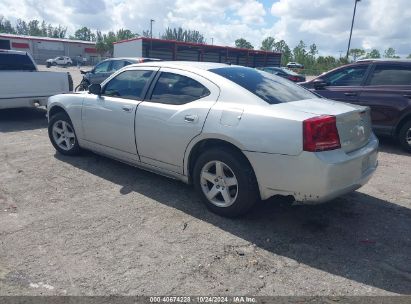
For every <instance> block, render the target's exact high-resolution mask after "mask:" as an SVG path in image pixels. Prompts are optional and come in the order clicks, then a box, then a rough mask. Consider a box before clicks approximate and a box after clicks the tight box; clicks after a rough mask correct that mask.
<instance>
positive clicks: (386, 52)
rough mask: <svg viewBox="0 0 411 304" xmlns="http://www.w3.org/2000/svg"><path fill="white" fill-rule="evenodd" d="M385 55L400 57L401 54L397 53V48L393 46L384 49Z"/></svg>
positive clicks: (387, 56) (386, 56)
mask: <svg viewBox="0 0 411 304" xmlns="http://www.w3.org/2000/svg"><path fill="white" fill-rule="evenodd" d="M384 57H385V58H400V57H399V56H397V55H395V49H393V48H392V47H390V48H388V49H386V50H385V51H384Z"/></svg>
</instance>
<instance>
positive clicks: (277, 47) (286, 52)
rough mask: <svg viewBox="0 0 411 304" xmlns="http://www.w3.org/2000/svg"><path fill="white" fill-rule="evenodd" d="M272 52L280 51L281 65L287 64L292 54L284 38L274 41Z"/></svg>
mask: <svg viewBox="0 0 411 304" xmlns="http://www.w3.org/2000/svg"><path fill="white" fill-rule="evenodd" d="M273 51H274V52H278V53H281V65H283V66H285V65H287V63H288V62H290V61H291V58H292V54H291V50H290V47H289V46H288V44H287V43H286V42H285V41H284V40H280V41H278V42H276V43H274V48H273Z"/></svg>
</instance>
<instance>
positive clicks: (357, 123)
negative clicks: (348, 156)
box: [287, 98, 372, 153]
mask: <svg viewBox="0 0 411 304" xmlns="http://www.w3.org/2000/svg"><path fill="white" fill-rule="evenodd" d="M287 105H288V106H290V107H292V109H293V110H295V111H301V112H305V113H310V114H314V116H320V115H334V116H335V117H336V120H337V129H338V134H339V136H340V142H341V149H343V150H344V151H345V152H347V153H349V152H352V151H354V150H357V149H360V148H361V147H363V146H365V145H366V144H367V143H368V141H369V138H370V136H371V133H372V128H371V118H370V109H369V108H368V107H363V106H359V105H353V104H348V103H343V102H339V101H334V100H329V99H323V98H318V99H307V100H299V101H294V102H289V103H287Z"/></svg>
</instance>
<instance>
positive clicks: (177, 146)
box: [48, 62, 378, 216]
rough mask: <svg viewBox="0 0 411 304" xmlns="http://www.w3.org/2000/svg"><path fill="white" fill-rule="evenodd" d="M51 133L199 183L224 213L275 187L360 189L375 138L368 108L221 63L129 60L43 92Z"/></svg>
mask: <svg viewBox="0 0 411 304" xmlns="http://www.w3.org/2000/svg"><path fill="white" fill-rule="evenodd" d="M48 117H49V136H50V140H51V142H52V144H53V146H54V147H55V148H56V149H57V150H58V151H59V152H60V153H62V154H66V155H75V154H78V153H79V152H80V150H81V149H89V150H92V151H95V152H97V153H100V154H103V155H106V156H108V157H111V158H115V159H117V160H120V161H122V162H126V163H128V164H131V165H133V166H137V167H140V168H143V169H146V170H149V171H154V172H157V173H159V174H162V175H166V176H168V177H172V178H175V179H179V180H181V181H183V182H186V183H192V184H194V187H195V188H196V189H197V191H198V193H199V195H200V196H201V197H202V199H203V201H204V202H205V204H206V205H207V206H208V207H209V208H210V209H211V210H212V211H214V212H216V213H218V214H221V215H224V216H238V215H241V214H244V213H245V212H246V211H247V210H249V208H250V207H251V206H253V204H254V203H255V202H256V201H257V200H259V199H263V200H264V199H268V198H270V197H271V196H274V195H282V196H286V197H289V198H293V199H294V200H296V201H301V202H307V203H313V202H323V201H327V200H330V199H333V198H335V197H337V196H339V195H342V194H345V193H348V192H350V191H353V190H355V189H357V188H359V187H361V186H362V185H364V184H365V183H366V182H367V181H368V180H369V179H370V177H371V176H372V174H373V173H374V171H375V169H376V167H377V148H378V140H377V138H376V137H375V135H374V134H373V133H372V130H371V124H370V113H369V109H368V108H366V107H361V106H356V105H351V104H345V103H341V102H336V101H332V100H327V99H324V98H319V97H318V96H316V95H314V94H312V93H311V92H309V91H307V90H306V89H304V88H302V87H300V86H298V85H295V84H293V83H292V82H290V81H288V80H286V79H282V78H280V77H277V76H273V75H271V74H268V73H265V72H262V71H259V70H255V69H251V68H246V67H241V66H233V65H226V64H220V63H206V62H203V63H200V62H149V63H143V64H138V65H130V66H127V67H125V68H123V69H121V70H119V71H117V72H116V73H115V74H113V75H112V76H111V77H109V78H108V79H107V80H105V81H104V82H103V83H102V84H101V85H99V84H93V85H91V86H90V87H89V92H87V93H77V94H63V95H56V96H53V97H51V98H49V102H48Z"/></svg>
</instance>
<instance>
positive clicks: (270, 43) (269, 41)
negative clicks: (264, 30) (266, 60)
mask: <svg viewBox="0 0 411 304" xmlns="http://www.w3.org/2000/svg"><path fill="white" fill-rule="evenodd" d="M274 45H275V39H274V38H273V37H267V38H265V39H264V40H263V41H262V42H261V48H260V49H261V50H263V51H269V52H272V51H273V49H274Z"/></svg>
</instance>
